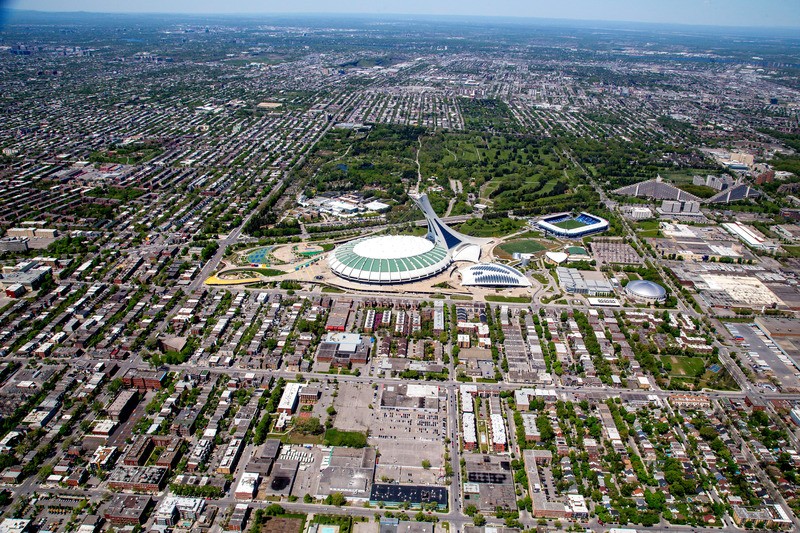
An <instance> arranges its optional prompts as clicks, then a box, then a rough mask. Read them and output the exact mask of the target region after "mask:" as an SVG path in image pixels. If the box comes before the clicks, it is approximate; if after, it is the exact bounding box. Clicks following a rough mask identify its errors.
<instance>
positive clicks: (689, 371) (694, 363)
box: [661, 355, 705, 377]
mask: <svg viewBox="0 0 800 533" xmlns="http://www.w3.org/2000/svg"><path fill="white" fill-rule="evenodd" d="M661 361H662V362H664V363H669V364H670V365H672V371H671V372H670V376H676V377H696V376H700V375H702V374H703V372H704V371H705V361H704V360H703V359H701V358H700V357H683V356H675V355H665V356H663V357H662V358H661Z"/></svg>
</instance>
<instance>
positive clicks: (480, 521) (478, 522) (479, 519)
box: [472, 513, 486, 527]
mask: <svg viewBox="0 0 800 533" xmlns="http://www.w3.org/2000/svg"><path fill="white" fill-rule="evenodd" d="M472 523H473V524H475V526H477V527H481V526H483V525H486V517H485V516H483V515H482V514H480V513H478V514H476V515H475V516H473V517H472Z"/></svg>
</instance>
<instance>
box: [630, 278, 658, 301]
mask: <svg viewBox="0 0 800 533" xmlns="http://www.w3.org/2000/svg"><path fill="white" fill-rule="evenodd" d="M625 294H627V295H628V296H630V297H631V298H633V299H635V300H641V301H645V302H663V301H664V300H666V299H667V291H666V289H664V287H662V286H661V285H659V284H658V283H653V282H652V281H647V280H644V279H636V280H633V281H631V282H629V283H628V284H627V285H625Z"/></svg>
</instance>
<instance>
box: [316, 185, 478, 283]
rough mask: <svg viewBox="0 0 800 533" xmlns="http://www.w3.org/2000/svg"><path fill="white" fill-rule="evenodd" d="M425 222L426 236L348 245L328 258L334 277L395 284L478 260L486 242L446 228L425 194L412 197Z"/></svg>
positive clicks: (384, 238)
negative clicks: (459, 262)
mask: <svg viewBox="0 0 800 533" xmlns="http://www.w3.org/2000/svg"><path fill="white" fill-rule="evenodd" d="M412 198H413V200H414V201H415V202H416V204H417V206H418V207H419V208H420V209H421V210H422V213H423V214H424V215H425V219H426V220H427V222H428V234H427V235H426V236H425V237H424V238H423V237H415V236H413V235H381V236H377V237H365V238H363V239H356V240H354V241H350V242H348V243H346V244H344V245H342V246H338V247H336V249H335V250H334V251H333V252H332V253H331V254H330V256H329V258H328V265H329V266H330V268H331V270H332V271H333V273H334V274H336V275H337V276H339V277H342V278H344V279H347V280H350V281H355V282H358V283H371V284H394V283H407V282H412V281H418V280H421V279H425V278H429V277H431V276H435V275H436V274H438V273H440V272H442V271H443V270H445V269H446V268H447V267H448V266H450V264H451V263H452V262H453V261H471V262H473V263H475V262H477V261H478V260H479V259H480V253H481V245H482V244H484V243H485V242H487V241H488V239H478V238H475V237H469V236H467V235H463V234H461V233H459V232H457V231H455V230H454V229H452V228H450V227H449V226H448V225H447V224H445V223H444V222H443V221H442V220H441V219H440V218H439V217H438V215H436V213H435V212H434V211H433V207H432V206H431V204H430V202H429V201H428V197H427V196H426V195H425V194H422V195H419V196H412Z"/></svg>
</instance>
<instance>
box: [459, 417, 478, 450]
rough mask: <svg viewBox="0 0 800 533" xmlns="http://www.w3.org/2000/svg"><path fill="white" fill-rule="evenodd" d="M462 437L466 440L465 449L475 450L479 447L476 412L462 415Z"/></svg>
mask: <svg viewBox="0 0 800 533" xmlns="http://www.w3.org/2000/svg"><path fill="white" fill-rule="evenodd" d="M461 438H462V439H463V441H464V449H465V450H474V449H475V448H477V447H478V437H477V434H476V431H475V414H474V413H463V414H462V415H461Z"/></svg>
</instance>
